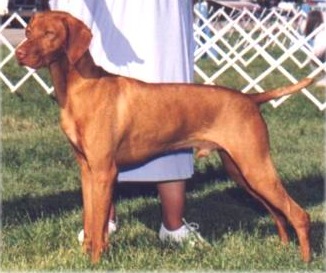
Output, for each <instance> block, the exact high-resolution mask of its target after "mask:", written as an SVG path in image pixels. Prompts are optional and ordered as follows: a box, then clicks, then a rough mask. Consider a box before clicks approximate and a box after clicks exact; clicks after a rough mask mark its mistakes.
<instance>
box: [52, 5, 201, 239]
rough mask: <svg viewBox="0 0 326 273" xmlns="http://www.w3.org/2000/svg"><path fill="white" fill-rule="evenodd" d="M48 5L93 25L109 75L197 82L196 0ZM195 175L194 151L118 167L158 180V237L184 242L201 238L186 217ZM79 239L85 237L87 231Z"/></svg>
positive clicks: (125, 178) (123, 176)
mask: <svg viewBox="0 0 326 273" xmlns="http://www.w3.org/2000/svg"><path fill="white" fill-rule="evenodd" d="M50 7H51V9H54V10H64V11H67V12H70V13H71V14H72V15H73V16H75V17H77V18H79V19H81V20H82V21H83V22H84V23H85V24H86V25H88V26H89V27H90V29H91V31H92V34H93V39H92V42H91V45H90V52H91V54H92V56H93V58H94V61H95V63H96V64H97V65H99V66H102V67H103V68H104V69H105V70H107V71H109V72H110V73H114V74H119V75H123V76H128V77H133V78H137V79H140V80H143V81H146V82H192V81H193V50H194V45H193V30H192V7H193V3H192V0H101V1H100V0H99V1H94V0H71V1H69V0H50ZM139 107H141V105H140V106H139ZM172 107H173V105H172ZM166 114H169V113H166ZM162 123H164V117H162ZM162 126H164V125H163V124H162ZM192 175H193V155H192V151H184V152H178V153H173V154H168V155H162V156H160V157H158V158H155V159H153V160H151V161H150V162H147V163H145V164H142V165H140V166H133V167H132V168H129V169H124V170H120V172H119V175H118V181H119V182H131V181H136V182H145V181H148V182H157V188H158V192H159V196H160V200H161V207H162V224H161V228H160V231H159V238H160V239H161V240H162V241H175V242H183V241H188V240H192V239H195V240H203V239H202V237H201V236H200V234H199V233H198V232H196V230H195V228H193V227H192V226H191V225H189V224H187V223H186V222H185V221H184V220H183V216H184V209H185V180H186V179H188V178H190V177H191V176H192ZM109 219H110V221H109V232H110V233H112V232H114V231H115V230H116V228H117V226H116V223H115V209H114V206H113V207H112V208H111V212H110V216H109ZM194 235H195V236H194ZM79 240H80V241H83V231H82V232H81V233H80V234H79Z"/></svg>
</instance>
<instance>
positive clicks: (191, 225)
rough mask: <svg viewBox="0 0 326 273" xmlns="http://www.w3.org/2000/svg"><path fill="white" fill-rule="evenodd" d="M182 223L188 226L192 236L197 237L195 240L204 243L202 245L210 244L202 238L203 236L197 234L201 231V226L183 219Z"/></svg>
mask: <svg viewBox="0 0 326 273" xmlns="http://www.w3.org/2000/svg"><path fill="white" fill-rule="evenodd" d="M182 222H183V224H184V225H185V226H186V228H187V229H188V230H189V231H190V232H191V234H192V235H194V236H195V238H196V239H197V240H198V241H200V242H202V243H205V244H208V243H207V242H206V241H205V240H204V238H203V237H201V235H200V234H199V233H198V232H197V230H198V229H199V224H197V223H194V222H191V223H188V222H187V221H186V219H185V218H182Z"/></svg>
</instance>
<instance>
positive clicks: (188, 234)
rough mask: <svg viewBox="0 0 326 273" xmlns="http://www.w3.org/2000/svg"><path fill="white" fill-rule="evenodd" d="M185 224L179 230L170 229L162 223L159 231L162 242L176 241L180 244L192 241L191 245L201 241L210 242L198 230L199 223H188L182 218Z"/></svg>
mask: <svg viewBox="0 0 326 273" xmlns="http://www.w3.org/2000/svg"><path fill="white" fill-rule="evenodd" d="M182 221H183V223H184V225H182V226H181V227H180V228H178V229H177V230H172V231H171V230H168V229H166V227H165V226H164V225H163V224H162V225H161V228H160V232H159V238H160V240H161V241H162V242H171V243H173V242H175V243H178V244H183V243H190V245H191V246H194V245H196V244H197V243H198V242H199V243H204V244H208V243H207V242H206V241H205V240H204V238H203V237H202V236H201V235H200V233H199V232H198V231H197V230H198V229H199V225H198V224H197V223H187V222H186V220H185V219H182Z"/></svg>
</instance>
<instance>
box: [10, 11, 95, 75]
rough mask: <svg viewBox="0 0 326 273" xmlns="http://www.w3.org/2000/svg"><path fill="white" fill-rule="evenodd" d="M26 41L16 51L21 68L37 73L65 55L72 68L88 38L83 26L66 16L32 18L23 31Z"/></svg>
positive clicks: (54, 13) (54, 14)
mask: <svg viewBox="0 0 326 273" xmlns="http://www.w3.org/2000/svg"><path fill="white" fill-rule="evenodd" d="M25 31H26V32H25V35H26V40H24V41H23V42H22V43H21V44H20V45H19V46H18V47H17V49H16V58H17V60H18V62H19V63H20V64H21V65H26V66H29V67H31V68H35V69H38V68H40V67H44V66H49V65H50V64H51V63H52V62H55V61H57V60H58V59H59V58H62V56H63V55H66V56H67V58H68V61H69V62H70V63H71V64H75V63H76V62H77V61H78V60H79V59H80V58H81V57H82V56H83V54H84V53H85V52H86V51H87V50H88V47H89V44H90V41H91V38H92V35H91V32H90V30H89V29H88V28H87V27H86V25H85V24H84V23H83V22H81V21H80V20H78V19H76V18H74V17H73V16H71V15H70V14H68V13H66V12H59V11H48V12H44V13H37V14H35V15H34V16H33V17H32V18H31V20H30V22H29V24H28V26H27V27H26V30H25Z"/></svg>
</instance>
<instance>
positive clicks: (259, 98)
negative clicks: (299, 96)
mask: <svg viewBox="0 0 326 273" xmlns="http://www.w3.org/2000/svg"><path fill="white" fill-rule="evenodd" d="M313 81H314V80H313V79H311V78H305V79H303V80H301V81H299V82H298V83H296V84H291V85H288V86H284V87H280V88H277V89H273V90H270V91H266V92H264V93H256V94H249V96H250V97H251V99H252V100H253V101H254V102H255V103H256V104H258V105H259V104H262V103H265V102H267V101H270V100H272V99H276V98H279V97H283V96H285V95H290V94H292V93H295V92H298V91H299V90H300V89H302V88H304V87H306V86H308V85H310V84H311V83H312V82H313Z"/></svg>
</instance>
